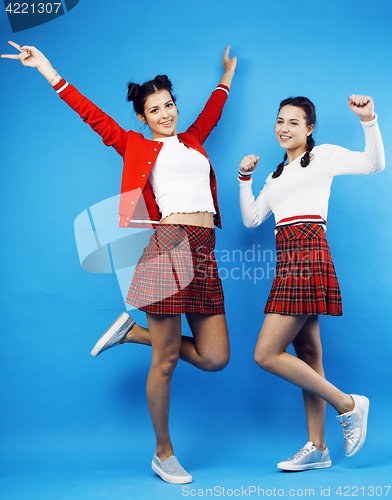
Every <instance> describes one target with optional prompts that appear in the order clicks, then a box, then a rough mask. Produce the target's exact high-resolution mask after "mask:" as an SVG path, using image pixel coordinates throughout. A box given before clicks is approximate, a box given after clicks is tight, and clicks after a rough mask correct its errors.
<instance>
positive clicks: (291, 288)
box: [264, 224, 342, 316]
mask: <svg viewBox="0 0 392 500" xmlns="http://www.w3.org/2000/svg"><path fill="white" fill-rule="evenodd" d="M276 258H277V262H276V274H275V278H274V281H273V283H272V288H271V292H270V295H269V297H268V300H267V304H266V306H265V309H264V313H277V314H288V315H297V314H310V315H313V314H329V315H332V316H341V315H342V298H341V295H340V288H339V283H338V280H337V277H336V272H335V267H334V265H333V262H332V257H331V253H330V250H329V246H328V242H327V240H326V238H325V233H324V230H323V229H322V228H321V227H320V226H319V225H318V224H298V225H291V226H283V227H279V228H278V230H277V233H276Z"/></svg>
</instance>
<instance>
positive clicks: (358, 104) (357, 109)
mask: <svg viewBox="0 0 392 500" xmlns="http://www.w3.org/2000/svg"><path fill="white" fill-rule="evenodd" d="M348 106H349V108H350V109H351V111H352V112H353V113H354V114H355V115H357V116H359V117H360V118H361V120H362V121H363V122H370V121H371V120H373V118H374V103H373V99H372V98H371V97H369V96H364V95H355V94H353V95H352V96H350V97H349V98H348Z"/></svg>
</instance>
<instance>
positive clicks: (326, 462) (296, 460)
mask: <svg viewBox="0 0 392 500" xmlns="http://www.w3.org/2000/svg"><path fill="white" fill-rule="evenodd" d="M331 465H332V461H331V458H330V456H329V451H328V448H325V450H324V451H320V450H319V449H317V448H316V447H315V446H314V444H313V443H312V441H308V442H307V443H306V444H305V446H304V447H303V448H302V449H301V450H299V452H298V453H296V454H295V455H294V456H293V457H291V458H288V459H287V460H283V462H279V463H278V469H281V470H291V471H295V470H297V471H300V470H308V469H326V468H328V467H331Z"/></svg>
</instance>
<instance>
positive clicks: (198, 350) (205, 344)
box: [121, 313, 230, 371]
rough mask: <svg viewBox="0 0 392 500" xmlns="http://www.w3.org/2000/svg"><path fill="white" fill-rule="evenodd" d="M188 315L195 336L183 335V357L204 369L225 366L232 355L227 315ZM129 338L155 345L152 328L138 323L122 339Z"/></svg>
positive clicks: (209, 369) (125, 341)
mask: <svg viewBox="0 0 392 500" xmlns="http://www.w3.org/2000/svg"><path fill="white" fill-rule="evenodd" d="M148 316H153V315H148ZM186 318H187V320H188V323H189V326H190V328H191V331H192V334H193V337H187V336H182V337H181V348H180V359H182V360H184V361H186V362H187V363H190V364H191V365H194V366H196V367H197V368H199V369H201V370H204V371H219V370H222V369H223V368H224V367H225V366H226V365H227V363H228V362H229V357H230V345H229V334H228V331H227V324H226V317H225V315H224V314H217V315H208V314H196V313H188V314H186ZM149 325H150V323H149ZM127 342H133V343H137V344H144V345H151V334H150V330H149V329H147V328H143V327H141V326H139V325H135V326H134V327H133V328H132V329H131V330H130V331H129V332H128V333H127V335H126V336H125V337H124V339H123V340H122V341H121V343H127Z"/></svg>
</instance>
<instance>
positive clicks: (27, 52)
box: [1, 42, 127, 156]
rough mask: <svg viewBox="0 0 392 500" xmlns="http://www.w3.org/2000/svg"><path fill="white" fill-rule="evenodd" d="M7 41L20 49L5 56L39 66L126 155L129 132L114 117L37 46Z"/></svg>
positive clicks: (107, 140) (74, 106) (106, 141)
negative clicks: (78, 86) (66, 75)
mask: <svg viewBox="0 0 392 500" xmlns="http://www.w3.org/2000/svg"><path fill="white" fill-rule="evenodd" d="M8 43H9V44H10V45H12V46H13V47H14V48H15V49H17V50H19V54H2V55H1V57H2V58H6V59H14V60H19V61H20V62H21V63H22V64H23V66H26V67H29V68H36V69H38V71H39V72H40V73H41V74H42V75H43V76H44V77H45V78H46V79H47V80H48V82H49V83H50V84H51V85H52V87H54V88H55V90H56V92H57V93H58V94H59V96H60V98H61V99H63V100H64V102H66V103H67V104H68V105H69V106H70V107H71V108H72V109H73V110H74V111H76V112H77V113H78V114H79V116H80V117H81V118H82V119H83V121H84V122H85V123H88V125H90V127H91V128H92V129H93V130H94V132H96V133H97V134H99V135H100V136H101V138H102V141H103V143H104V144H105V145H106V146H111V147H113V148H114V149H115V150H116V151H117V153H118V154H120V155H121V156H124V154H125V146H126V143H127V132H126V131H125V130H124V129H123V128H122V127H120V126H119V125H118V123H117V122H116V121H115V120H113V118H111V117H110V116H109V115H107V114H106V113H104V112H103V111H102V110H101V109H100V108H98V106H96V105H95V104H94V103H92V102H91V101H90V100H89V99H87V97H85V96H84V95H82V94H81V93H80V92H79V91H78V90H77V89H76V88H75V87H74V86H73V85H70V84H68V83H67V82H66V81H65V80H63V79H62V78H61V76H60V75H59V74H58V73H57V71H56V70H55V69H54V68H53V66H52V65H51V64H50V62H49V60H48V59H47V58H46V57H45V56H44V54H43V53H42V52H41V51H39V50H38V49H37V48H36V47H33V46H30V45H23V46H20V45H18V44H17V43H14V42H8ZM60 82H61V83H60Z"/></svg>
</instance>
